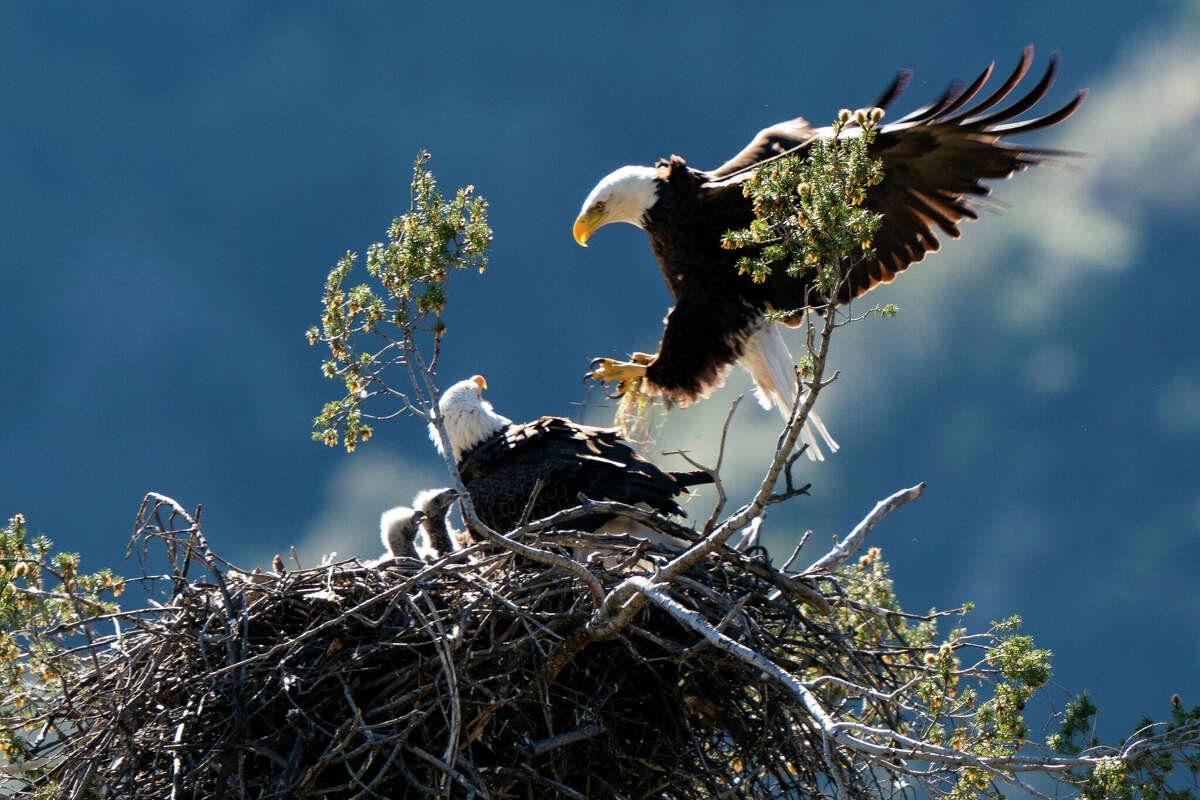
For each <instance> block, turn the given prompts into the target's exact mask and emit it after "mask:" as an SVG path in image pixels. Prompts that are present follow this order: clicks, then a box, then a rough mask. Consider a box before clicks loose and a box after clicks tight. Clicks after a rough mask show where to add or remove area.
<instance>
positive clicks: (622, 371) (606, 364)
mask: <svg viewBox="0 0 1200 800" xmlns="http://www.w3.org/2000/svg"><path fill="white" fill-rule="evenodd" d="M644 355H645V353H635V354H634V356H632V357H633V358H635V360H634V361H617V360H616V359H612V358H596V359H592V363H591V364H589V365H588V377H589V378H591V379H592V380H596V381H603V382H604V383H611V382H612V381H619V382H620V383H622V384H626V383H629V382H630V381H635V380H638V379H640V378H642V377H644V376H645V374H646V364H645V363H637V359H636V357H637V356H644Z"/></svg>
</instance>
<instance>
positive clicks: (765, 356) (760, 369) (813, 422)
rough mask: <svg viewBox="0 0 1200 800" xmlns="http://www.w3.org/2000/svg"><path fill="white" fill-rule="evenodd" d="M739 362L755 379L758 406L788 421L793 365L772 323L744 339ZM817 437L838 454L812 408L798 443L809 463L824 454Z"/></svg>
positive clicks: (823, 425)
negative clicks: (800, 442)
mask: <svg viewBox="0 0 1200 800" xmlns="http://www.w3.org/2000/svg"><path fill="white" fill-rule="evenodd" d="M740 363H741V364H742V366H744V367H745V368H746V369H747V370H748V371H749V372H750V376H751V377H752V378H754V389H755V392H754V393H755V395H756V396H757V397H758V402H759V405H761V406H762V407H763V408H770V407H771V406H772V405H774V406H775V407H776V408H778V409H779V413H780V414H782V415H783V418H784V419H787V418H788V414H790V413H791V410H792V401H793V400H795V398H796V395H795V386H796V371H795V370H796V368H795V363H796V362H795V361H794V360H793V359H792V354H791V351H789V350H788V346H787V343H786V342H784V341H783V334H781V333H780V332H779V328H778V326H776V325H775V323H773V322H769V321H766V320H764V321H763V322H762V323H761V324H760V325H759V327H758V328H756V329H755V331H754V333H752V334H751V335H750V337H749V338H747V339H746V341H745V342H744V343H743V349H742V357H741V359H740ZM817 434H820V436H821V439H824V441H825V446H826V447H828V448H829V452H831V453H836V452H837V450H838V443H837V442H836V441H834V438H833V437H832V436H830V435H829V429H828V428H826V427H825V423H824V422H822V421H821V418H820V417H819V416H818V415H817V412H816V410H815V409H814V410H813V411H811V412H809V415H808V419H807V420H805V422H804V428H803V429H801V431H800V440H801V441H802V442H804V443H805V444H807V445H808V449H807V450H805V451H804V452H805V454H806V455H807V456H808V457H809V458H810V459H811V460H813V461H824V460H825V454H824V453H822V452H821V446H820V442H819V440H818V439H817Z"/></svg>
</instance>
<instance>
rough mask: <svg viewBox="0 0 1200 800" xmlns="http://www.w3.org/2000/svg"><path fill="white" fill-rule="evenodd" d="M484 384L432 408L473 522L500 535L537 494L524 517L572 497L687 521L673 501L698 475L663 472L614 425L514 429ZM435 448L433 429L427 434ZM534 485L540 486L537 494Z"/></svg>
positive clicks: (599, 521) (563, 505)
mask: <svg viewBox="0 0 1200 800" xmlns="http://www.w3.org/2000/svg"><path fill="white" fill-rule="evenodd" d="M485 388H487V381H485V380H484V379H483V377H482V376H479V375H476V376H474V377H473V378H469V379H467V380H465V381H459V382H458V383H456V384H454V385H453V386H451V387H450V388H449V389H447V390H446V391H445V392H443V393H442V397H441V399H440V400H439V401H438V408H439V410H440V412H441V414H442V416H443V417H444V418H445V421H446V432H447V434H449V437H450V446H451V448H452V449H453V456H454V460H455V462H456V463H457V464H458V469H459V472H460V474H461V475H462V479H463V484H464V485H465V486H466V489H467V492H468V493H470V495H471V500H472V502H473V503H474V505H475V511H476V513H477V514H478V515H479V519H480V520H481V521H483V523H484V524H486V525H487V526H488V527H490V528H492V529H493V530H496V531H499V532H501V533H505V532H507V531H510V530H512V529H513V528H515V527H517V526H518V525H519V524H520V522H521V516H522V514H523V513H524V512H525V508H526V506H527V505H529V502H530V498H531V497H533V495H534V492H535V490H536V491H537V497H536V500H534V501H533V506H532V508H531V510H530V514H529V519H531V520H534V519H540V518H542V517H546V516H549V515H550V514H553V513H554V512H556V511H562V510H563V509H567V508H572V507H574V506H577V505H579V499H578V498H579V496H580V495H583V496H584V497H587V498H588V499H591V500H613V501H616V502H620V503H626V504H629V505H645V506H646V507H648V508H650V509H653V510H655V511H658V512H659V513H662V514H678V515H680V516H686V515H685V514H684V511H683V509H682V508H680V507H679V504H678V503H676V502H675V498H676V497H678V496H679V495H681V494H685V493H686V492H687V487H689V486H696V485H698V484H704V483H711V482H712V478H711V476H709V474H708V473H706V472H703V471H695V472H664V471H663V470H661V469H659V468H658V467H657V466H655V465H654V464H652V463H650V462H649V461H647V460H646V459H644V458H642V457H641V456H639V455H638V454H637V453H636V452H634V449H633V448H632V447H631V446H630V445H629V443H628V442H627V441H625V440H624V439H622V438H621V435H620V433H619V432H618V431H617V430H616V429H613V428H594V427H590V426H587V425H577V424H576V423H574V422H571V421H570V420H568V419H563V418H561V417H541V418H540V419H536V420H534V421H533V422H526V423H523V424H516V423H514V422H513V421H512V420H510V419H508V418H507V417H503V416H501V415H500V414H497V413H496V412H495V411H494V410H493V409H492V405H491V403H489V402H487V401H486V400H484V399H483V390H484V389H485ZM429 435H430V438H432V439H433V442H434V444H435V445H436V446H437V448H438V451H439V452H441V450H442V445H441V441H440V439H439V437H438V435H437V429H436V428H434V427H433V426H432V425H431V426H430V431H429ZM539 482H540V483H541V488H540V489H537V487H538V484H539ZM610 522H614V519H613V517H612V516H611V515H608V514H597V515H592V516H590V517H587V518H584V519H579V520H575V521H573V522H572V523H571V527H572V528H573V529H576V530H583V531H595V530H599V529H601V528H604V530H605V531H606V532H627V533H634V532H635V531H633V530H631V529H627V528H623V527H620V526H619V525H618V527H616V528H612V527H609V528H605V525H606V524H607V523H610Z"/></svg>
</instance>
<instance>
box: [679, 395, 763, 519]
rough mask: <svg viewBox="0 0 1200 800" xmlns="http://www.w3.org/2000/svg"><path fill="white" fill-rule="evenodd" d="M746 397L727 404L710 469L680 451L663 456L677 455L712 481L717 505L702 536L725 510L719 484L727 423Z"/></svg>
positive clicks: (722, 488) (723, 494)
mask: <svg viewBox="0 0 1200 800" xmlns="http://www.w3.org/2000/svg"><path fill="white" fill-rule="evenodd" d="M745 396H746V395H744V394H739V395H738V396H737V397H736V398H734V401H733V402H732V403H730V404H729V412H728V413H727V414H726V415H725V424H724V425H722V426H721V442H720V444H719V445H718V446H717V463H716V464H714V465H713V466H712V467H706V466H704V465H703V464H700V463H697V462H696V461H694V460H692V458H691V457H690V456H689V455H688V454H687V453H685V452H684V451H682V450H672V451H670V452H667V453H663V455H677V456H680V457H681V458H683V459H684V460H685V461H687V462H688V463H689V464H691V465H692V466H693V467H695V468H696V469H701V470H704V471H705V472H707V473H708V474H709V476H711V477H712V479H713V486H714V487H716V490H717V503H716V505H715V506H713V510H712V514H710V515H709V517H708V521H707V522H705V523H704V527H703V528H701V529H700V531H701V533H702V535H704V536H707V535H708V534H709V532H711V531H712V529H713V525H716V524H717V517H719V516H720V515H721V512H722V511H723V510H724V509H725V500H726V498H725V487H724V485H722V483H721V464H722V463H723V462H724V461H725V439H726V437H727V436H728V435H729V423H730V422H731V421H733V414H734V412H736V411H737V408H738V405H739V404H741V402H742V398H744V397H745Z"/></svg>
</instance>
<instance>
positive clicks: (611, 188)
mask: <svg viewBox="0 0 1200 800" xmlns="http://www.w3.org/2000/svg"><path fill="white" fill-rule="evenodd" d="M660 183H661V179H660V178H659V176H658V170H656V169H654V167H621V168H620V169H618V170H616V171H615V172H612V173H609V174H608V175H607V176H605V177H604V179H603V180H601V181H600V182H599V183H598V184H596V188H595V189H592V192H591V194H589V195H588V196H587V199H586V200H584V201H583V207H582V208H581V209H579V218H578V219H577V220H575V228H574V230H573V233H574V234H575V241H577V242H579V244H581V245H583V246H584V247H587V240H588V239H589V238H591V235H592V234H593V233H595V232H596V229H597V228H599V227H600V226H602V225H607V224H608V223H610V222H628V223H629V224H630V225H637V226H638V227H639V228H642V229H645V227H646V212H647V211H649V210H650V208H651V207H652V206H653V205H654V204H655V203H656V202H658V189H659V185H660Z"/></svg>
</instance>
